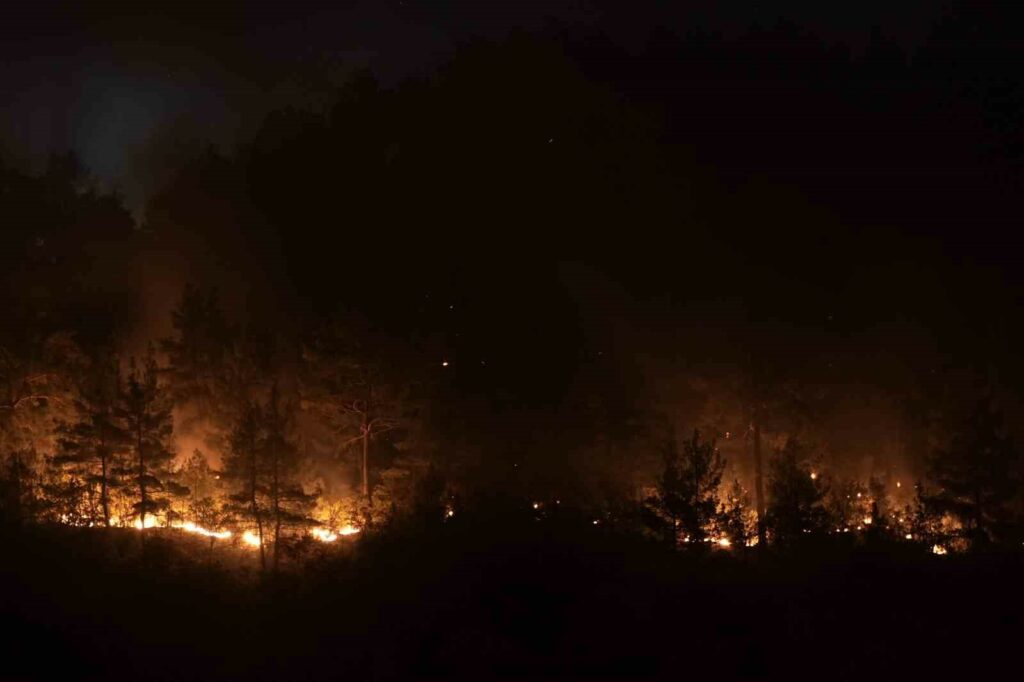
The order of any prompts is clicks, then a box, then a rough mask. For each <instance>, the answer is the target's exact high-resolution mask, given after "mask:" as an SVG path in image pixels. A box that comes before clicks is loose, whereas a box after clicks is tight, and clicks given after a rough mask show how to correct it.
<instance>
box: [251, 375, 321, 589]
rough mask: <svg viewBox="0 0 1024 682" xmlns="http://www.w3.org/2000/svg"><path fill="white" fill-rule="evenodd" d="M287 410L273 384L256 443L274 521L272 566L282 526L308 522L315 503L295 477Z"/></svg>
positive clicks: (295, 455)
mask: <svg viewBox="0 0 1024 682" xmlns="http://www.w3.org/2000/svg"><path fill="white" fill-rule="evenodd" d="M289 412H290V410H289V408H288V407H287V406H284V405H282V400H281V395H280V392H279V391H278V388H277V386H276V385H275V386H274V387H273V388H272V389H271V392H270V399H269V400H268V401H267V406H266V409H265V410H264V411H263V433H262V436H261V442H260V444H259V449H260V450H261V451H262V452H261V454H262V458H263V460H264V461H265V464H266V469H267V471H266V475H267V478H268V479H269V480H268V486H267V487H268V492H269V512H270V515H271V519H272V520H273V522H274V555H273V567H274V570H277V568H278V565H279V563H280V556H281V543H282V540H283V536H282V529H283V528H285V527H286V526H294V525H299V526H304V525H308V523H309V513H310V512H311V511H312V509H313V506H314V505H315V503H316V495H307V494H306V493H305V491H303V489H302V486H301V485H300V484H299V483H298V482H297V481H296V480H295V476H296V474H297V472H298V468H299V467H298V465H299V460H298V452H299V451H298V448H296V447H295V445H294V443H292V442H291V440H290V439H289V437H288V431H289V426H290V425H289V421H290V417H289Z"/></svg>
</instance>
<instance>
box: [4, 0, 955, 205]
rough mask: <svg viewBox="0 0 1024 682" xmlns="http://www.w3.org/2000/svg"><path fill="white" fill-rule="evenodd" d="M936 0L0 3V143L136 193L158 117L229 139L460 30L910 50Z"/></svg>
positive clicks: (438, 48)
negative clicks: (353, 71)
mask: <svg viewBox="0 0 1024 682" xmlns="http://www.w3.org/2000/svg"><path fill="white" fill-rule="evenodd" d="M911 4H912V5H913V7H910V6H909V5H911ZM947 4H948V3H945V2H939V1H937V0H929V1H927V2H918V3H889V2H861V3H850V4H849V6H848V7H846V8H837V7H835V6H833V4H832V3H828V4H827V6H826V5H823V4H822V3H819V2H803V1H792V0H791V1H788V2H774V3H760V2H710V1H700V2H688V3H658V2H646V1H644V2H630V3H612V2H588V1H586V0H581V1H577V2H572V1H570V0H556V1H554V2H515V3H512V2H507V3H479V2H470V1H463V2H415V1H413V0H397V1H386V2H385V1H381V2H340V3H329V7H328V6H325V5H328V3H317V2H309V1H307V0H299V1H293V2H281V3H273V2H262V3H245V2H238V1H225V2H217V3H191V2H155V3H145V5H131V4H127V5H126V4H125V3H120V2H104V1H85V2H79V3H66V2H56V1H54V0H42V1H39V2H33V3H26V4H23V5H22V6H20V7H19V8H18V10H17V11H16V12H7V13H5V17H4V22H3V25H2V27H0V90H2V91H3V92H4V93H5V96H4V98H3V105H2V106H0V117H2V118H0V121H2V123H3V125H2V129H3V131H4V133H5V134H4V138H3V142H4V144H5V146H6V147H7V148H8V149H9V150H10V149H13V150H15V152H17V153H19V154H20V155H21V156H23V157H26V158H28V159H31V160H32V161H33V162H35V163H38V162H39V161H40V159H42V158H44V157H45V155H46V153H47V152H48V151H49V150H51V149H62V148H67V147H71V148H73V149H75V151H77V152H78V154H79V155H80V156H81V157H82V159H83V160H84V161H85V163H86V164H87V165H88V166H89V167H90V168H91V169H92V171H93V172H94V173H96V174H97V175H98V176H99V177H100V178H102V179H104V180H105V181H108V182H113V183H116V184H117V185H118V186H120V187H121V188H122V190H123V191H125V192H126V194H127V196H128V200H129V202H130V203H131V204H132V205H133V206H134V207H137V206H138V205H139V204H140V203H141V201H142V200H143V196H144V194H145V192H146V189H147V188H146V185H147V183H148V182H149V181H150V178H149V175H150V173H151V169H149V168H147V167H146V162H145V156H146V149H147V145H148V144H149V143H150V142H151V140H152V138H153V136H154V135H155V133H156V131H157V130H159V129H161V128H166V127H169V126H171V127H175V128H176V129H178V130H179V131H187V132H188V134H189V135H190V136H192V137H196V138H211V139H213V140H215V141H216V142H218V143H220V144H224V145H227V146H230V145H231V144H233V143H234V142H235V141H236V140H237V139H238V137H239V135H244V134H245V133H246V132H248V128H249V127H251V126H252V125H254V120H256V119H258V117H259V115H260V114H262V113H263V112H265V111H266V110H268V109H269V108H273V107H276V106H280V105H282V104H283V103H285V102H294V101H296V100H308V99H309V97H310V96H316V94H318V93H322V92H323V89H324V86H325V84H327V83H329V82H337V81H338V80H340V79H341V78H343V77H344V74H345V73H346V72H347V71H348V70H349V69H350V68H352V67H356V66H361V65H367V64H368V65H371V66H372V68H373V69H374V71H375V72H376V73H377V75H378V77H379V78H381V79H382V80H383V81H384V82H394V81H396V80H398V79H401V78H403V77H406V76H409V75H413V74H423V73H429V72H430V70H431V69H432V68H433V67H434V66H436V65H437V64H439V63H442V62H443V61H444V60H445V59H447V58H448V57H449V56H450V54H451V52H452V50H453V49H454V46H455V45H456V44H458V43H460V42H462V41H465V40H466V39H467V38H469V37H474V36H480V37H486V38H492V39H500V38H501V37H502V36H504V35H505V34H507V33H508V32H509V31H510V30H513V29H525V30H528V31H543V30H545V29H551V28H552V27H553V26H554V27H558V28H561V29H565V30H566V31H567V32H568V33H569V34H570V35H571V36H576V37H578V38H582V39H583V40H586V39H587V37H589V36H594V35H605V36H607V37H608V39H609V40H611V41H612V42H613V43H614V44H616V45H619V46H621V47H622V48H624V49H627V50H635V49H638V48H640V47H641V46H643V45H644V44H645V43H646V41H647V40H648V39H649V37H650V34H651V31H652V30H653V29H655V27H659V26H660V27H665V28H669V29H671V30H673V31H677V32H683V33H685V32H686V31H689V30H692V29H695V28H700V29H705V30H713V31H723V32H725V33H726V34H729V33H735V32H738V31H740V30H743V29H746V28H748V27H749V26H751V25H754V24H760V25H766V26H770V25H773V24H774V23H776V22H778V21H780V20H782V21H791V22H793V23H795V24H798V25H800V26H804V27H806V28H807V29H808V30H810V31H813V32H814V33H815V34H816V35H818V36H819V37H821V38H822V39H823V40H826V41H829V42H839V41H842V42H845V43H847V44H849V45H850V46H851V47H852V49H854V50H857V49H861V48H862V47H863V46H864V45H865V44H866V43H867V40H868V37H869V35H870V32H871V30H872V28H873V27H877V28H878V29H880V30H881V31H882V33H883V34H884V35H886V36H888V37H891V38H893V39H895V40H896V41H898V42H899V43H900V44H901V45H904V46H906V47H907V48H908V49H913V48H914V47H916V46H917V45H919V44H920V43H921V42H922V41H923V40H924V39H925V38H926V37H927V35H928V33H929V31H930V30H931V27H932V25H933V24H934V22H935V21H937V20H938V19H939V18H940V17H941V15H942V12H943V10H944V8H945V5H947ZM598 61H600V60H598ZM140 156H141V157H143V158H142V160H140V159H139V157H140Z"/></svg>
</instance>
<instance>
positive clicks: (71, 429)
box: [52, 357, 130, 527]
mask: <svg viewBox="0 0 1024 682" xmlns="http://www.w3.org/2000/svg"><path fill="white" fill-rule="evenodd" d="M120 391H121V386H120V374H119V371H118V366H117V359H116V358H114V357H105V358H101V359H100V360H98V361H97V362H96V363H94V365H93V366H92V367H91V368H90V372H89V374H88V376H87V377H86V379H85V381H84V382H83V385H82V387H81V388H80V392H79V399H78V401H77V407H78V419H77V420H76V421H75V422H74V423H70V424H64V425H63V426H62V427H61V429H60V439H59V441H58V445H59V450H58V454H57V455H56V456H55V457H54V458H53V460H52V462H53V464H54V465H56V466H58V467H60V468H61V469H63V471H64V473H66V474H67V475H69V476H70V477H71V479H72V480H74V481H78V482H80V483H81V484H83V485H84V486H85V488H84V489H85V490H89V491H92V490H93V489H98V490H97V492H98V502H99V513H98V514H92V515H90V516H92V517H95V520H96V521H98V522H100V523H102V524H103V525H104V526H107V527H109V526H110V519H111V496H112V494H113V491H114V490H116V489H118V488H120V487H121V485H122V474H123V473H124V471H125V469H126V466H127V461H126V453H127V452H128V450H129V447H130V442H129V437H128V433H127V432H126V431H125V429H124V426H123V424H122V423H121V420H119V419H118V417H117V414H116V409H117V404H118V398H119V394H120ZM89 522H90V523H91V522H93V520H91V519H90V520H89Z"/></svg>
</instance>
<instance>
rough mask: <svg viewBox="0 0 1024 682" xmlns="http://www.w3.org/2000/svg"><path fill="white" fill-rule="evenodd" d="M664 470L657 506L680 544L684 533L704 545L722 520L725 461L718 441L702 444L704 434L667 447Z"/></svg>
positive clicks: (695, 431) (685, 536) (691, 539)
mask: <svg viewBox="0 0 1024 682" xmlns="http://www.w3.org/2000/svg"><path fill="white" fill-rule="evenodd" d="M663 456H664V468H663V470H662V474H661V478H660V480H659V481H658V495H657V497H656V498H655V499H654V500H653V504H654V506H655V508H656V510H657V511H658V512H659V514H660V516H661V517H663V518H664V519H665V520H667V527H668V528H669V532H670V533H671V535H672V537H673V539H674V540H673V542H675V541H677V538H678V535H679V534H682V535H683V537H684V540H685V541H686V542H689V543H698V545H702V544H703V542H704V540H705V539H706V538H707V537H708V531H709V530H711V529H712V528H713V527H714V525H715V523H716V522H717V520H718V487H719V485H720V484H721V481H722V472H723V471H724V470H725V461H724V460H723V459H722V457H721V455H720V454H719V452H718V448H717V447H715V442H714V441H702V440H701V437H700V432H699V431H697V430H694V432H693V436H692V437H691V438H690V439H688V440H686V441H685V442H684V443H683V449H682V453H680V452H679V449H678V446H677V445H676V443H675V441H671V442H669V443H668V445H667V446H666V447H665V450H664V453H663Z"/></svg>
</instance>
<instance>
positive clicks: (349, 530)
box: [338, 526, 362, 535]
mask: <svg viewBox="0 0 1024 682" xmlns="http://www.w3.org/2000/svg"><path fill="white" fill-rule="evenodd" d="M360 530H362V529H360V528H356V527H355V526H344V527H342V528H339V529H338V535H355V534H356V533H358V532H359V531H360Z"/></svg>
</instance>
